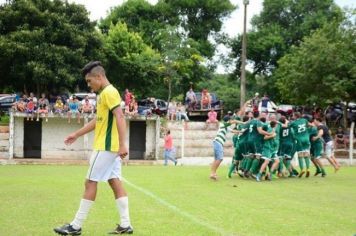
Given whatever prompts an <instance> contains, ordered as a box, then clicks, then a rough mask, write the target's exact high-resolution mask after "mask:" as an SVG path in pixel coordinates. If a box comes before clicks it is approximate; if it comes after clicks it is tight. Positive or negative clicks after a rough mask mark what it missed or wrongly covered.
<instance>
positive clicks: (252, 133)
mask: <svg viewBox="0 0 356 236" xmlns="http://www.w3.org/2000/svg"><path fill="white" fill-rule="evenodd" d="M248 125H249V126H248V129H249V131H248V132H249V135H248V142H262V143H263V135H261V134H260V133H259V132H258V130H257V128H260V127H262V128H263V123H262V122H261V121H260V120H257V119H252V120H251V121H250V122H249V123H248Z"/></svg>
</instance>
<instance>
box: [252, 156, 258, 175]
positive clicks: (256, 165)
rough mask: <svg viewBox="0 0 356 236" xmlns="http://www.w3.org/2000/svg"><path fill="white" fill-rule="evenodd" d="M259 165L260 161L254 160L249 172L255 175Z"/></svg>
mask: <svg viewBox="0 0 356 236" xmlns="http://www.w3.org/2000/svg"><path fill="white" fill-rule="evenodd" d="M259 165H260V160H259V159H254V160H253V161H252V165H251V169H250V172H251V173H253V174H255V173H257V172H258V166H259Z"/></svg>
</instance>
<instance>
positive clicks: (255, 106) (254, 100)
mask: <svg viewBox="0 0 356 236" xmlns="http://www.w3.org/2000/svg"><path fill="white" fill-rule="evenodd" d="M260 100H261V99H260V94H259V93H255V96H254V97H253V98H252V100H251V106H252V111H258V105H259V104H260Z"/></svg>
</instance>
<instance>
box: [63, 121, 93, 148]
mask: <svg viewBox="0 0 356 236" xmlns="http://www.w3.org/2000/svg"><path fill="white" fill-rule="evenodd" d="M95 122H96V119H92V120H91V121H90V122H89V123H88V124H86V125H84V127H83V128H80V129H78V130H77V131H75V132H74V133H71V134H70V135H68V136H67V137H66V138H65V139H64V143H65V144H66V145H71V144H72V143H74V142H75V140H77V138H79V137H80V136H82V135H84V134H86V133H89V132H90V131H92V130H94V129H95Z"/></svg>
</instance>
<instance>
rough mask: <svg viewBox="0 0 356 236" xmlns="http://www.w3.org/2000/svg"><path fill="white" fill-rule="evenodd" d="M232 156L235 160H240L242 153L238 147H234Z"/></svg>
mask: <svg viewBox="0 0 356 236" xmlns="http://www.w3.org/2000/svg"><path fill="white" fill-rule="evenodd" d="M233 158H234V160H236V161H241V160H242V159H243V156H242V153H241V150H240V148H239V147H236V148H235V151H234V157H233Z"/></svg>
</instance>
